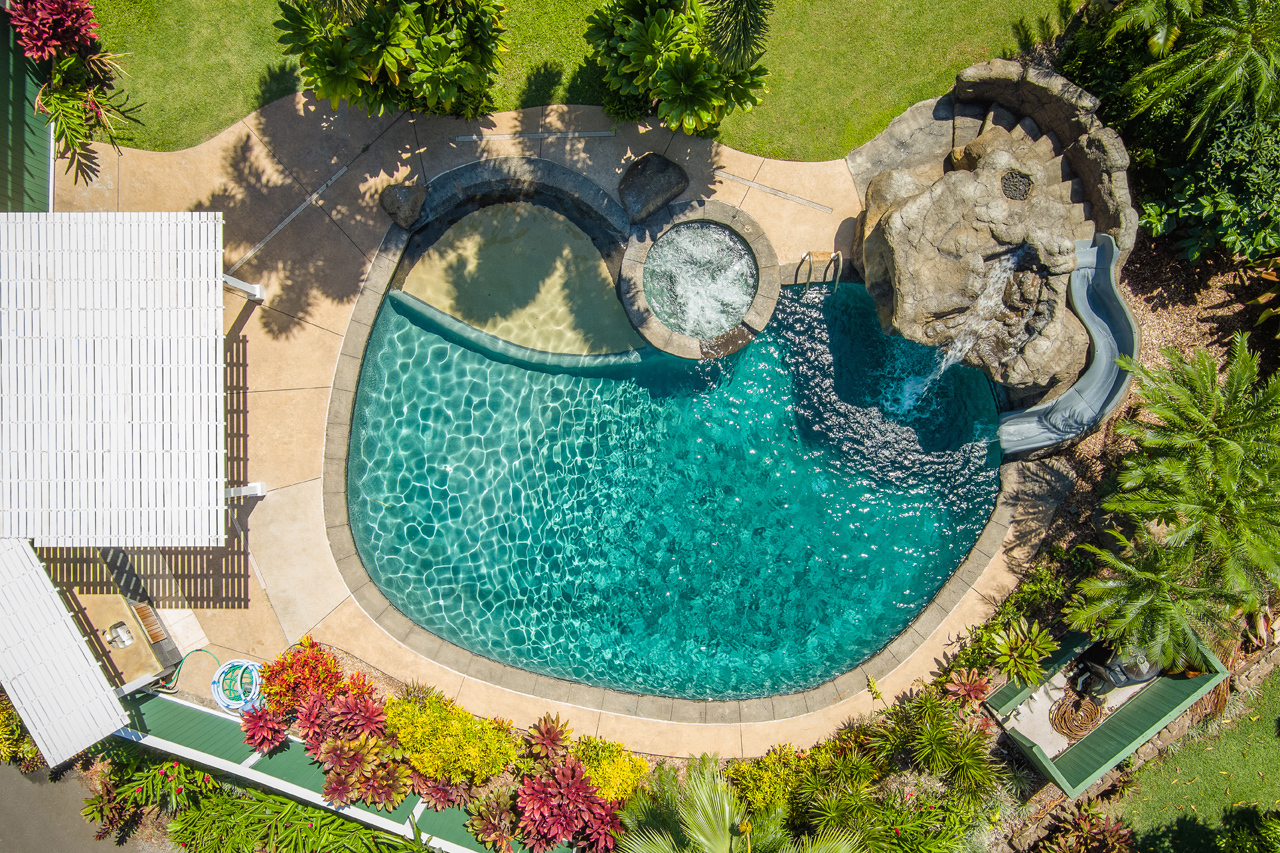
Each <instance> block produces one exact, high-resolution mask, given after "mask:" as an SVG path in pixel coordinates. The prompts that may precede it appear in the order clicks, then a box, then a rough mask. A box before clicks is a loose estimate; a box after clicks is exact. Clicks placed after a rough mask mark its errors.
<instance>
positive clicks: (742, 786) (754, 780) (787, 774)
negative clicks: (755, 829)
mask: <svg viewBox="0 0 1280 853" xmlns="http://www.w3.org/2000/svg"><path fill="white" fill-rule="evenodd" d="M808 763H809V762H808V760H807V758H806V757H805V756H802V755H801V754H800V753H799V752H798V751H797V750H796V748H795V747H794V746H792V745H791V744H789V743H780V744H776V745H774V746H772V747H770V748H769V751H768V752H766V753H765V754H764V755H763V756H761V757H760V758H755V759H749V760H745V761H731V762H729V767H728V768H727V769H726V770H725V772H724V775H725V778H727V779H728V780H729V782H730V784H732V785H733V789H734V791H736V792H737V794H738V796H740V797H741V798H742V799H743V801H744V802H745V803H746V805H747V808H748V809H750V811H751V813H752V814H753V815H761V814H766V813H768V812H770V811H772V810H774V809H785V808H786V807H787V804H788V801H789V800H790V798H791V792H792V791H793V790H794V789H795V787H796V785H797V784H798V783H799V781H800V778H801V777H802V775H803V774H804V771H805V769H806V768H807V765H808Z"/></svg>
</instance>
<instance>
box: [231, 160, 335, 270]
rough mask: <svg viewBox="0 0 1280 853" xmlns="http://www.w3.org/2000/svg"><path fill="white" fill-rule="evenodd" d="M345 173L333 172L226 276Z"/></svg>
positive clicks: (313, 202) (255, 252) (237, 262)
mask: <svg viewBox="0 0 1280 853" xmlns="http://www.w3.org/2000/svg"><path fill="white" fill-rule="evenodd" d="M346 173H347V167H346V166H343V167H342V168H341V169H339V170H338V171H336V172H334V173H333V177H332V178H330V179H329V180H327V181H325V182H324V184H323V185H321V187H320V189H318V190H316V191H315V192H313V193H312V194H311V195H309V196H307V199H306V201H304V202H303V203H302V204H300V205H298V206H297V207H296V208H295V209H294V211H293V213H290V214H289V215H288V216H286V217H285V218H284V220H283V221H282V222H281V223H280V224H279V225H277V226H276V227H275V228H272V229H271V233H270V234H268V235H267V236H265V237H263V238H262V239H261V240H259V241H258V242H257V244H255V245H254V247H253V248H252V249H250V250H249V251H247V252H245V254H244V257H242V258H241V259H240V260H238V261H236V262H235V263H234V264H233V265H232V266H231V269H229V270H227V275H231V274H233V273H234V272H235V271H236V270H238V269H240V267H241V266H243V265H244V264H245V263H246V262H247V261H248V260H249V259H250V258H252V257H253V256H254V255H256V254H258V252H259V250H261V249H262V247H263V246H265V245H267V243H269V242H270V241H271V238H272V237H274V236H276V235H277V234H279V233H280V232H281V231H283V230H284V227H285V226H286V225H288V224H289V223H290V222H292V221H293V220H294V218H295V217H296V216H297V215H298V214H299V213H301V212H302V211H304V210H306V209H307V208H308V207H310V206H311V205H313V204H315V201H316V199H318V198H319V197H320V193H322V192H324V191H325V190H327V189H329V187H331V186H333V182H334V181H336V180H338V178H341V177H342V176H343V175H345V174H346Z"/></svg>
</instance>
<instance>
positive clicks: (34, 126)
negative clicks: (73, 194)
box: [0, 11, 51, 213]
mask: <svg viewBox="0 0 1280 853" xmlns="http://www.w3.org/2000/svg"><path fill="white" fill-rule="evenodd" d="M0 29H3V30H4V32H3V33H2V34H0V87H2V88H3V97H0V109H2V110H3V111H4V116H3V119H2V120H0V211H4V212H6V213H44V212H47V211H48V210H49V169H50V168H51V163H50V157H49V128H48V125H47V124H46V123H45V121H44V118H43V117H42V116H38V115H36V114H35V103H36V94H37V93H38V92H39V91H40V86H41V85H42V84H43V82H44V74H43V73H42V72H41V70H40V68H39V67H38V66H37V65H36V63H34V62H32V61H31V60H29V59H27V58H26V57H25V56H23V55H22V48H20V47H18V43H17V34H16V33H15V32H14V31H13V27H11V26H9V16H8V14H7V13H5V12H3V11H0Z"/></svg>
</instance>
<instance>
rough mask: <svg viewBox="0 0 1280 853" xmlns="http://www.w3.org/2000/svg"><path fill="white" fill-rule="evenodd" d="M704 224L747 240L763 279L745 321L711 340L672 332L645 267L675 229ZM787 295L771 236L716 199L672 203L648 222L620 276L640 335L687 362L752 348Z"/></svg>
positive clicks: (632, 242)
mask: <svg viewBox="0 0 1280 853" xmlns="http://www.w3.org/2000/svg"><path fill="white" fill-rule="evenodd" d="M699 221H702V222H714V223H716V224H718V225H723V226H724V227H726V228H728V229H729V230H731V231H732V232H733V233H735V234H737V235H738V236H739V237H741V238H742V239H743V241H745V242H746V244H747V246H748V247H749V248H750V250H751V253H752V254H753V255H754V256H755V261H756V268H757V275H758V278H757V282H756V293H755V297H754V298H753V299H752V300H751V305H750V307H749V308H748V309H747V313H746V314H745V315H744V316H743V318H742V320H741V321H739V323H738V325H736V326H734V327H733V328H732V329H730V330H729V331H727V332H724V333H723V334H721V335H718V336H716V337H715V338H714V339H712V340H709V341H703V340H699V339H698V338H695V337H692V336H690V335H686V334H683V333H682V332H677V331H675V330H674V329H671V328H670V327H668V326H667V325H666V324H665V323H663V322H662V320H660V319H659V318H658V316H657V315H656V314H654V313H653V310H652V309H651V308H650V307H649V300H648V299H646V298H645V295H644V263H645V259H646V258H647V257H648V255H649V250H650V249H651V248H653V244H654V243H655V242H656V241H657V240H658V238H659V237H661V236H662V235H663V234H665V233H666V232H667V231H668V230H669V229H670V228H672V227H673V226H675V225H679V224H680V223H682V222H699ZM781 292H782V274H781V271H780V270H779V268H778V256H777V255H776V254H775V253H774V251H773V244H772V243H770V242H769V238H768V237H767V236H765V233H764V228H763V227H761V225H760V223H759V222H757V221H756V220H755V218H754V217H752V216H751V215H750V214H749V213H747V212H746V211H745V210H742V209H741V208H738V207H734V206H733V205H731V204H725V203H724V202H722V201H716V200H715V199H695V200H693V201H682V202H675V203H672V204H668V205H667V206H666V207H664V208H662V209H661V210H659V211H657V212H656V213H654V214H653V215H652V216H650V217H649V218H648V219H646V220H644V223H643V227H638V228H636V229H634V230H633V231H632V233H631V237H630V239H629V240H628V241H627V249H626V253H625V254H624V255H623V256H622V270H621V272H620V273H619V275H618V299H619V300H621V302H622V307H623V309H624V310H625V311H626V312H627V317H628V319H630V320H631V325H633V326H635V328H636V331H637V332H639V333H640V336H641V337H642V338H644V339H645V340H646V341H648V342H649V344H650V345H651V346H654V347H656V348H658V349H660V350H662V351H663V352H666V353H670V354H671V355H675V356H679V357H680V358H687V359H708V358H720V357H721V356H726V355H732V354H733V353H735V352H737V351H738V350H740V349H742V348H743V347H745V346H746V345H747V344H749V343H751V341H752V339H753V338H755V336H756V335H758V334H759V333H760V332H762V331H764V327H765V326H767V325H768V324H769V320H770V319H771V318H772V317H773V312H774V309H775V308H776V307H777V305H778V298H779V295H780V294H781Z"/></svg>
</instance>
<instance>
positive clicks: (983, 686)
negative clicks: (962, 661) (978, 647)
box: [943, 669, 991, 702]
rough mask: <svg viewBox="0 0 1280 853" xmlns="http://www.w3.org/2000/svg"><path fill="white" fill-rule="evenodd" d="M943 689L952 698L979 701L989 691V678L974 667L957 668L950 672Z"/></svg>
mask: <svg viewBox="0 0 1280 853" xmlns="http://www.w3.org/2000/svg"><path fill="white" fill-rule="evenodd" d="M943 689H944V690H945V691H946V692H947V695H948V696H949V697H951V698H952V699H957V700H959V701H961V702H981V701H982V700H983V699H986V698H987V696H988V694H990V693H991V679H990V678H987V677H986V676H985V675H981V674H980V673H979V672H978V671H977V670H976V669H957V670H956V671H954V672H952V673H951V676H950V677H949V678H948V679H947V683H946V684H945V685H943Z"/></svg>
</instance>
